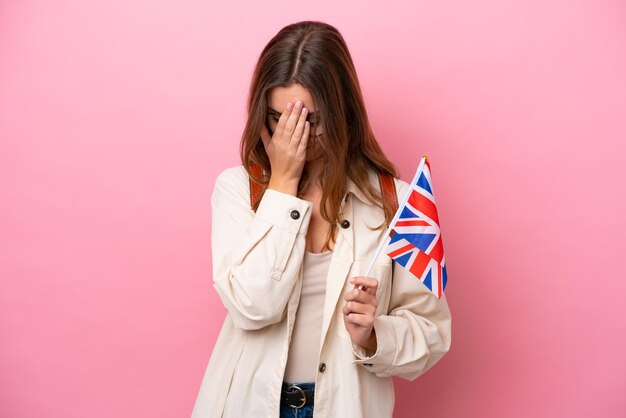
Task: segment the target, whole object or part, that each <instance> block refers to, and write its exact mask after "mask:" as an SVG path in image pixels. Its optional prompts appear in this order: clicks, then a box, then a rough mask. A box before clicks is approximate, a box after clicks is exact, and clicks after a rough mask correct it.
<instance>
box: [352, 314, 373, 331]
mask: <svg viewBox="0 0 626 418" xmlns="http://www.w3.org/2000/svg"><path fill="white" fill-rule="evenodd" d="M346 320H347V321H348V322H351V323H353V324H356V325H361V326H363V327H368V328H369V327H372V326H373V325H374V318H373V317H372V316H370V315H361V314H358V313H351V314H349V315H346Z"/></svg>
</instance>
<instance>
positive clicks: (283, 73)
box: [240, 21, 398, 249]
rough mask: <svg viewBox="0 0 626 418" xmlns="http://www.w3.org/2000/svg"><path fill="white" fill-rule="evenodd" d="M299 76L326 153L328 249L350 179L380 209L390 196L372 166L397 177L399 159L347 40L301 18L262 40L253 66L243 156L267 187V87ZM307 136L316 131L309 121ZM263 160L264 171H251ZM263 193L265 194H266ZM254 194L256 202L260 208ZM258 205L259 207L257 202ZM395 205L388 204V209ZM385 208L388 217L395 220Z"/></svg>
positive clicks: (305, 184)
mask: <svg viewBox="0 0 626 418" xmlns="http://www.w3.org/2000/svg"><path fill="white" fill-rule="evenodd" d="M293 83H298V84H300V85H302V86H303V87H305V88H306V89H307V90H308V91H309V92H310V94H311V97H312V99H313V102H314V104H315V105H316V106H315V107H316V114H317V115H318V118H317V119H318V121H317V123H319V122H320V121H323V122H324V132H323V134H322V135H320V136H319V137H317V138H316V140H317V141H318V143H319V146H320V148H321V149H322V152H323V159H324V164H323V168H322V171H321V174H320V184H321V185H323V188H322V198H321V202H320V213H321V215H322V217H323V218H324V219H325V220H326V221H328V222H330V224H331V225H332V228H331V230H330V231H329V233H328V235H327V238H326V242H325V244H324V249H330V247H329V243H330V242H331V240H333V242H334V237H335V233H336V229H337V224H338V223H340V222H341V213H340V208H341V199H342V197H343V196H344V194H345V192H346V182H345V180H346V178H350V179H351V180H352V181H354V183H355V184H356V185H357V187H359V189H361V191H362V192H363V193H364V194H365V196H366V197H367V198H368V199H369V200H370V201H371V202H372V203H374V204H375V205H377V206H379V207H380V208H381V209H383V205H385V206H387V203H386V202H385V200H384V199H383V198H382V196H381V193H380V191H379V190H378V188H376V187H373V186H372V184H371V183H370V180H369V177H368V171H369V170H373V171H375V172H376V173H386V174H390V175H392V176H394V177H398V175H397V170H396V168H395V166H394V165H393V164H392V163H391V162H390V161H389V159H387V157H386V156H385V154H384V153H383V151H382V149H381V148H380V146H379V144H378V142H377V141H376V138H375V137H374V133H373V132H372V129H371V127H370V124H369V120H368V117H367V112H366V110H365V105H364V101H363V95H362V93H361V88H360V85H359V81H358V78H357V74H356V70H355V67H354V64H353V62H352V57H351V56H350V52H349V51H348V47H347V46H346V42H345V41H344V39H343V36H342V35H341V34H340V33H339V31H338V30H337V29H336V28H334V27H333V26H331V25H329V24H327V23H324V22H319V21H302V22H297V23H293V24H290V25H288V26H285V27H284V28H282V29H281V30H280V31H279V32H278V33H277V34H276V35H275V36H274V37H273V38H272V39H271V40H270V41H269V43H268V44H267V45H266V46H265V48H264V49H263V51H262V52H261V55H260V57H259V60H258V62H257V65H256V67H255V70H254V73H253V77H252V83H251V85H250V91H249V95H248V103H247V112H248V117H247V122H246V125H245V128H244V132H243V134H242V138H241V146H240V157H241V162H242V164H243V166H244V167H245V169H246V171H247V172H248V175H249V176H250V177H251V178H252V179H253V181H256V182H257V183H260V184H261V185H262V186H263V188H262V193H264V192H265V190H266V188H267V185H268V183H269V177H270V175H271V166H270V161H269V158H268V156H267V153H266V152H265V147H264V146H263V142H262V140H261V135H260V133H261V126H262V125H263V124H264V123H265V121H266V119H267V114H268V98H269V92H270V91H271V90H272V89H273V88H274V87H289V86H290V85H292V84H293ZM310 132H311V133H310V136H311V138H310V139H309V140H312V139H313V138H312V136H313V134H314V132H315V124H312V125H311V129H310ZM252 163H255V164H258V165H259V166H261V168H262V169H263V170H264V171H265V172H266V175H260V176H259V175H257V174H256V173H254V172H252V170H251V165H252ZM310 182H311V179H310V178H309V174H308V172H307V165H306V164H305V167H304V169H303V172H302V176H301V178H300V182H299V184H298V195H302V194H304V193H306V191H307V190H308V188H309V186H310ZM261 196H262V194H261ZM260 200H261V199H260V197H259V199H258V200H257V203H256V204H255V206H257V207H258V202H259V201H260ZM253 209H254V210H255V211H256V209H257V208H256V207H254V208H253ZM389 212H390V211H389ZM389 212H388V211H386V210H385V222H384V223H383V224H381V225H379V226H378V227H376V228H375V229H381V228H383V227H384V226H385V225H386V224H388V223H389V222H391V216H393V215H392V214H391V215H389V214H388V213H389Z"/></svg>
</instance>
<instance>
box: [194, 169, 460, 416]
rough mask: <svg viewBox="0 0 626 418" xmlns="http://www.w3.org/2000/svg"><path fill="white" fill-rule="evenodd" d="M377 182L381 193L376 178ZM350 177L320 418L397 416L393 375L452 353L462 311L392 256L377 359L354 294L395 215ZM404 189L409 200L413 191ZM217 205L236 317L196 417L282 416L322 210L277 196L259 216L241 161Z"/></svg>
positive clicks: (381, 277)
mask: <svg viewBox="0 0 626 418" xmlns="http://www.w3.org/2000/svg"><path fill="white" fill-rule="evenodd" d="M370 180H371V182H372V184H373V185H374V186H375V187H376V188H379V185H378V184H379V183H378V178H377V176H376V174H375V173H373V172H371V173H370ZM347 182H348V183H347V186H348V192H347V193H346V196H344V199H343V200H342V202H343V203H342V213H343V214H344V219H347V220H348V222H349V225H345V226H347V228H343V227H341V225H339V226H338V228H339V233H338V235H337V241H336V243H335V246H334V249H333V255H332V260H331V264H330V267H329V271H328V276H327V285H326V296H325V302H324V307H323V309H324V313H323V322H322V332H321V341H320V353H319V368H318V372H317V377H316V379H315V384H316V385H315V407H314V417H315V418H334V417H343V418H350V417H354V418H357V417H358V418H361V417H363V418H370V417H371V418H387V417H392V412H393V406H394V389H393V380H392V378H391V376H399V377H401V378H404V379H407V380H414V379H415V378H417V377H418V376H419V375H421V374H422V373H424V372H425V371H426V370H428V369H429V368H430V367H432V366H433V365H434V364H435V363H436V362H437V361H438V360H439V359H440V358H441V357H442V356H443V355H444V354H445V353H446V352H447V351H448V349H449V348H450V342H451V328H450V327H451V318H450V311H449V309H448V304H447V302H446V298H445V295H444V296H443V297H442V298H441V299H439V300H438V299H437V298H436V297H435V296H434V295H433V294H432V293H431V292H430V291H429V290H428V289H427V288H426V286H424V285H423V284H422V283H421V282H420V281H419V280H418V279H417V278H416V277H415V276H413V275H412V274H411V273H409V272H408V271H407V270H405V269H404V268H402V267H401V266H395V267H394V266H392V260H391V258H389V257H388V256H387V255H385V254H384V253H382V252H381V254H380V256H379V257H378V259H377V262H376V264H375V265H374V267H373V268H372V270H371V271H370V274H369V276H370V277H375V278H377V279H378V281H379V286H378V293H377V295H376V296H377V299H378V307H377V311H376V316H375V319H374V328H375V330H376V338H377V342H378V345H377V351H376V353H375V354H374V355H373V356H371V357H366V351H365V349H364V348H363V347H360V346H358V345H356V344H353V343H352V341H351V340H350V336H349V334H348V332H347V330H346V328H345V325H344V320H343V314H342V308H343V305H344V303H345V301H344V299H343V296H344V294H345V293H346V292H348V291H350V290H352V289H353V288H354V285H352V284H350V283H349V282H348V279H349V278H350V277H352V276H360V275H363V274H364V273H365V270H366V268H367V265H368V264H369V261H370V259H371V258H372V257H373V255H374V253H375V251H376V248H377V246H378V244H379V243H380V242H381V240H382V239H383V235H384V231H385V229H382V230H376V231H372V230H370V229H368V226H370V227H375V226H378V225H379V224H380V223H381V222H383V220H384V213H383V211H382V209H380V208H378V207H375V206H373V205H372V204H371V203H369V202H368V200H367V199H366V198H365V196H364V194H363V193H362V192H361V191H360V190H359V189H358V188H357V187H356V185H355V184H354V183H353V182H352V181H351V180H349V179H348V180H347ZM394 182H395V186H396V191H397V195H398V197H399V199H402V197H403V196H404V195H405V192H406V190H407V188H408V184H407V183H406V182H405V181H403V180H400V179H395V180H394ZM211 205H212V237H211V239H212V248H213V250H212V251H213V253H212V257H213V286H214V287H215V290H216V291H217V294H218V295H219V297H220V299H221V301H222V303H223V304H224V306H225V307H226V309H227V311H228V314H227V315H226V318H225V320H224V323H223V325H222V329H221V331H220V334H219V336H218V338H217V341H216V343H215V347H214V349H213V353H212V355H211V358H210V360H209V362H208V366H207V368H206V371H205V374H204V378H203V380H202V384H201V385H200V389H199V392H198V395H197V399H196V402H195V405H194V408H193V412H192V418H219V417H225V418H248V417H249V418H278V417H279V407H280V394H281V383H282V381H283V375H284V371H285V366H286V362H287V353H288V349H289V341H290V338H291V334H292V330H293V324H294V319H295V312H296V310H297V308H298V303H299V299H300V290H301V284H302V260H303V257H304V251H305V238H306V233H307V229H308V226H309V221H310V219H311V211H312V205H313V204H312V202H310V201H307V200H304V199H300V198H298V197H295V196H293V195H290V194H286V193H282V192H278V191H276V190H272V189H267V190H266V191H265V194H264V195H263V198H262V199H261V202H260V204H259V207H258V209H257V212H256V213H255V212H253V211H252V209H251V208H250V186H249V182H248V175H247V173H246V171H245V169H244V167H243V166H242V165H240V166H236V167H230V168H227V169H225V170H224V171H222V172H221V173H220V174H219V176H218V177H217V180H216V183H215V189H214V191H213V194H212V197H211ZM294 211H297V213H298V214H299V215H300V216H297V214H295V212H294ZM292 213H294V215H293V216H292ZM392 276H393V285H392Z"/></svg>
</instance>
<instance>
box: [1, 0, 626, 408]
mask: <svg viewBox="0 0 626 418" xmlns="http://www.w3.org/2000/svg"><path fill="white" fill-rule="evenodd" d="M306 19H314V20H324V21H327V22H328V23H331V24H333V25H335V26H336V27H337V28H338V29H339V30H340V31H341V32H342V34H343V35H344V37H345V39H346V41H347V43H348V46H349V48H350V50H351V52H352V54H353V58H354V61H355V64H356V67H357V71H358V74H359V78H360V82H361V85H362V88H363V92H364V94H365V99H366V104H367V107H368V110H369V115H370V117H371V120H372V123H373V128H374V131H375V133H376V134H377V136H378V138H379V140H380V142H381V144H382V146H383V148H384V149H385V151H386V152H387V154H388V156H389V157H390V158H391V159H392V161H394V162H395V163H396V164H397V166H398V167H399V168H400V170H401V174H402V178H403V179H404V180H407V181H410V179H411V178H412V176H413V172H414V170H415V168H416V166H417V162H418V160H419V157H421V155H424V154H427V155H428V156H429V158H430V161H431V168H432V172H433V179H434V184H435V191H436V196H437V201H438V205H439V213H440V218H441V222H442V233H443V237H444V243H445V249H446V258H447V261H448V271H449V287H448V289H447V295H448V298H449V301H450V305H451V310H452V314H453V318H454V320H453V342H452V349H451V351H450V353H449V354H448V355H447V356H446V357H445V358H444V359H443V360H442V361H441V363H439V364H438V365H437V366H436V367H435V368H434V369H432V370H431V371H430V372H428V373H427V374H426V375H424V376H423V377H422V378H420V379H417V380H416V381H414V382H406V381H403V380H398V379H396V384H397V390H396V392H397V398H396V414H395V416H396V417H415V416H421V417H480V418H491V417H493V418H495V417H508V418H517V417H520V418H521V417H529V416H540V417H548V416H549V417H589V416H594V417H622V416H624V414H625V412H624V410H625V408H626V401H625V398H624V397H623V394H624V392H625V390H626V362H624V360H623V353H624V352H626V312H625V309H624V306H625V303H624V302H623V299H624V293H625V291H626V282H625V279H626V274H625V273H626V272H625V268H624V264H623V263H622V261H623V258H624V254H623V253H624V249H625V248H624V244H623V242H624V241H623V239H624V235H625V232H626V228H625V226H626V225H625V224H626V223H625V221H624V219H625V218H624V213H625V210H626V204H625V199H624V183H625V181H626V176H625V173H624V169H623V168H621V167H619V166H620V163H622V164H623V161H624V152H625V151H626V149H625V148H626V147H625V145H624V143H625V142H626V141H625V139H626V112H625V109H626V76H625V75H626V5H625V4H624V3H623V2H621V1H608V0H587V1H572V0H568V1H565V0H563V1H546V0H542V1H539V0H518V1H501V0H499V1H496V0H492V1H487V0H478V1H474V2H451V1H437V2H433V1H414V2H406V3H402V2H397V1H391V0H390V1H385V2H381V3H373V4H371V5H368V6H366V7H365V6H364V4H363V2H360V1H344V2H336V1H332V2H331V1H316V2H306V3H303V4H302V5H300V4H299V3H291V2H271V3H268V2H250V3H249V4H236V3H233V2H231V3H230V4H228V5H227V4H226V2H208V1H204V2H200V1H173V0H172V1H164V0H160V1H155V0H152V1H131V2H129V1H119V0H117V1H107V2H103V1H102V2H100V1H98V2H96V1H79V0H76V1H64V2H36V1H20V2H17V1H3V2H2V3H0V146H1V151H0V198H1V204H0V209H1V216H0V236H1V237H2V238H1V240H0V275H1V277H2V280H1V282H0V338H1V343H0V361H1V363H0V416H2V417H44V416H45V417H47V418H57V417H59V418H60V417H64V418H65V417H90V418H91V417H93V418H100V417H103V418H104V417H107V418H108V417H137V418H143V417H146V418H148V417H149V418H154V417H188V416H189V415H190V413H191V408H192V406H193V402H194V400H195V397H196V394H197V390H198V387H199V384H200V381H201V377H202V375H203V373H204V368H205V367H206V364H207V361H208V359H209V356H210V353H211V350H212V347H213V344H214V342H215V339H216V337H217V333H218V331H219V329H220V326H221V324H222V320H223V318H224V315H225V313H226V311H225V309H224V307H223V306H222V305H221V303H220V300H219V299H218V296H217V294H216V293H215V291H214V289H213V287H212V277H211V261H210V253H211V248H210V217H211V211H210V200H209V199H210V195H211V192H212V189H213V182H214V180H215V177H216V175H217V173H218V172H220V171H221V170H222V169H224V168H226V167H228V166H232V165H236V164H238V163H239V161H238V151H237V150H238V144H239V138H240V135H241V132H242V127H243V118H244V109H245V99H246V94H247V89H248V86H249V82H250V77H251V72H252V69H253V66H254V64H255V62H256V59H257V57H258V55H259V53H260V52H261V49H262V48H263V46H264V45H265V43H266V42H267V41H269V39H270V38H271V37H272V36H273V35H274V34H275V33H276V32H277V31H278V30H279V29H280V28H281V27H283V26H284V25H286V24H288V23H292V22H295V21H298V20H306ZM407 150H411V152H407Z"/></svg>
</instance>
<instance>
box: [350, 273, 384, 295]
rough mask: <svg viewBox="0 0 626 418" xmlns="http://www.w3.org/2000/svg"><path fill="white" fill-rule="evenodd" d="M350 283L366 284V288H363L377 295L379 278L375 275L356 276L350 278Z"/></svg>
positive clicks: (356, 284)
mask: <svg viewBox="0 0 626 418" xmlns="http://www.w3.org/2000/svg"><path fill="white" fill-rule="evenodd" d="M350 283H352V284H354V286H355V287H358V286H359V285H363V286H365V287H366V289H363V290H365V291H367V292H368V293H371V294H373V295H375V294H376V291H377V290H378V279H377V278H375V277H366V276H354V277H351V278H350Z"/></svg>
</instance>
